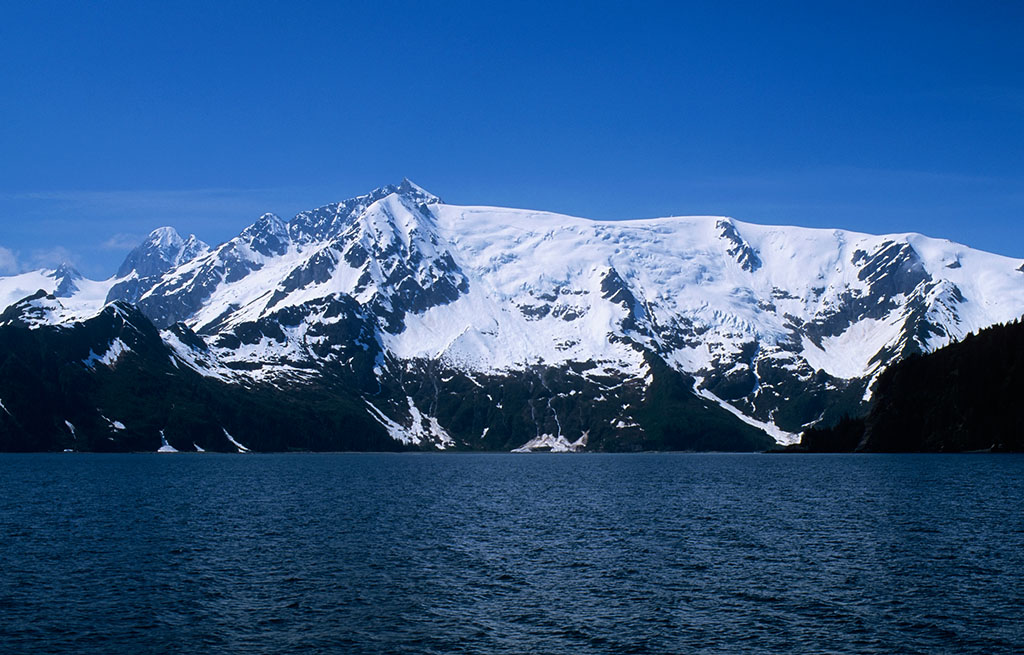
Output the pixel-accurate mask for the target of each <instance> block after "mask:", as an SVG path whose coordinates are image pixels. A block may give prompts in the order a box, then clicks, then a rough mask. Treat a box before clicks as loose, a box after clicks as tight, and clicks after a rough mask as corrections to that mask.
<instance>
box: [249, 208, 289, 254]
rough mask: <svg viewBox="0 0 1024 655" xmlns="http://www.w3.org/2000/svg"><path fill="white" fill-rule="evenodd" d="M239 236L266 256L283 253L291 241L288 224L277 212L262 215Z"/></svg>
mask: <svg viewBox="0 0 1024 655" xmlns="http://www.w3.org/2000/svg"><path fill="white" fill-rule="evenodd" d="M239 237H240V238H241V239H242V241H244V242H245V243H246V244H248V246H249V247H250V248H252V249H253V251H255V252H258V253H260V254H261V255H266V256H272V255H283V254H284V253H285V252H287V251H288V244H289V243H290V242H291V237H290V236H289V234H288V224H287V223H285V222H284V221H283V220H281V219H280V218H279V217H278V216H277V215H276V214H270V213H267V214H263V215H262V216H260V217H259V219H258V220H257V221H256V222H255V223H253V224H252V225H250V226H249V227H247V228H245V229H244V230H242V233H241V234H240V235H239Z"/></svg>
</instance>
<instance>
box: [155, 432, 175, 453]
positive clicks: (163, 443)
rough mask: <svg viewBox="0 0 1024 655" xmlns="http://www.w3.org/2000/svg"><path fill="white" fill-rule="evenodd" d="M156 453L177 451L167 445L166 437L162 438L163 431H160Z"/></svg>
mask: <svg viewBox="0 0 1024 655" xmlns="http://www.w3.org/2000/svg"><path fill="white" fill-rule="evenodd" d="M156 452H158V453H176V452H178V449H177V448H175V447H174V446H172V445H171V444H169V443H167V437H166V436H164V431H163V430H160V447H159V448H157V450H156Z"/></svg>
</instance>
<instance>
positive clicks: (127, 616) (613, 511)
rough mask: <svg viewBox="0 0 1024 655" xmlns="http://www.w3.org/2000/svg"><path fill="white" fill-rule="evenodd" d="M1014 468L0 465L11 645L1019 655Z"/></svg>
mask: <svg viewBox="0 0 1024 655" xmlns="http://www.w3.org/2000/svg"><path fill="white" fill-rule="evenodd" d="M1022 498H1024V457H1020V456H1009V455H1008V456H994V455H945V456H943V455H902V456H884V455H711V454H709V455H700V454H642V455H597V454H594V455H550V454H549V455H497V454H486V455H476V454H472V455H470V454H465V455H461V454H456V455H430V454H402V455H368V454H332V455H323V454H304V455H233V456H229V455H213V454H203V455H199V454H188V455H184V454H182V455H84V454H69V455H2V456H0V567H2V568H0V651H2V652H4V653H45V652H57V653H104V654H107V653H179V652H180V653H285V652H304V653H316V652H323V653H488V654H491V653H744V652H750V653H782V652H788V653H985V654H991V653H1004V652H1005V653H1009V652H1024V505H1022Z"/></svg>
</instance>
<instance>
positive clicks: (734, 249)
mask: <svg viewBox="0 0 1024 655" xmlns="http://www.w3.org/2000/svg"><path fill="white" fill-rule="evenodd" d="M717 227H718V229H719V231H720V233H721V234H720V236H721V238H722V239H723V240H725V241H726V243H728V244H729V247H728V249H727V252H728V253H729V254H730V255H732V256H733V258H735V259H736V262H737V263H738V264H739V265H740V267H742V268H743V270H745V271H749V272H751V273H753V272H754V271H756V270H757V269H759V268H761V265H762V264H761V258H760V257H758V256H757V251H756V250H754V249H753V248H752V247H751V246H750V244H749V243H747V242H746V241H745V240H744V239H743V237H742V236H740V233H739V230H737V229H736V226H735V225H734V224H733V223H732V222H731V221H726V220H722V221H718V225H717Z"/></svg>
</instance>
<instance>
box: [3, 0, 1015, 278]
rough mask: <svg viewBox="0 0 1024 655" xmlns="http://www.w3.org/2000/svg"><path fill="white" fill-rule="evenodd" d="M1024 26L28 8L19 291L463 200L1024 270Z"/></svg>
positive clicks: (533, 9) (11, 160)
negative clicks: (724, 220)
mask: <svg viewBox="0 0 1024 655" xmlns="http://www.w3.org/2000/svg"><path fill="white" fill-rule="evenodd" d="M1022 33H1024V3H1018V2H970V3H968V2H958V3H946V2H935V1H932V2H893V1H891V0H890V1H888V2H880V3H875V2H858V3H832V2H822V3H814V2H798V3H789V2H771V3H761V2H758V3H745V2H736V3H723V2H708V3H700V2H694V3H683V2H676V3H637V2H632V3H602V2H580V3H572V2H551V1H550V0H548V1H546V2H537V3H532V2H515V3H487V2H466V3H460V2H454V1H450V2H441V3H426V2H409V3H389V2H366V3H360V2H344V3H342V2H330V3H323V4H319V3H301V2H288V3H285V2H282V3H268V2H266V3H265V2H255V1H252V2H239V3H230V2H214V3H209V2H203V3H188V2H171V3H149V2H126V3H118V2H95V3H94V2H89V3H85V2H81V3H73V2H53V3H51V2H45V1H41V2H16V1H14V2H12V1H8V2H5V3H4V5H3V8H2V9H0V62H3V64H2V65H0V272H11V271H13V270H15V269H18V268H28V267H34V266H38V265H46V264H52V263H53V262H54V261H55V260H57V259H61V258H68V259H71V260H72V261H74V262H75V263H77V265H78V266H79V267H80V268H81V269H82V271H83V272H85V273H86V274H89V275H91V276H93V277H105V276H107V275H109V274H110V273H112V272H113V270H114V269H115V268H116V266H117V263H118V262H119V261H120V259H121V258H122V257H123V256H124V254H125V253H126V252H127V250H128V249H129V248H130V246H131V244H132V243H133V242H135V241H137V240H139V239H141V237H142V236H143V235H144V234H145V233H147V232H148V231H149V230H151V229H153V228H155V227H157V226H159V225H164V224H170V225H174V226H175V227H177V228H178V229H179V230H180V231H182V232H186V233H187V232H195V233H197V234H198V235H199V236H200V237H202V238H204V239H205V240H207V241H210V242H211V243H212V242H219V241H222V240H224V239H227V238H230V237H231V236H233V235H234V234H236V233H237V232H238V231H240V230H241V229H242V228H243V227H244V226H245V225H247V224H249V223H250V222H252V221H253V220H255V218H256V217H257V216H258V215H259V214H260V213H262V212H264V211H273V212H276V213H278V214H280V215H282V216H285V217H289V216H291V215H292V214H294V213H295V212H297V211H299V210H302V209H306V208H311V207H315V206H318V205H322V204H326V203H328V202H332V201H336V200H340V199H343V198H346V197H349V196H352V195H356V194H359V193H363V192H365V191H368V190H369V189H371V188H373V187H376V186H381V185H383V184H387V183H396V182H398V181H399V180H401V179H402V177H405V176H407V177H409V178H411V179H413V180H414V181H416V182H417V183H419V184H420V185H422V186H424V187H426V188H427V189H429V190H431V191H433V192H434V193H436V194H438V195H440V196H441V197H442V198H444V199H445V200H446V201H448V202H453V203H462V204H494V205H504V206H516V207H531V208H538V209H548V210H552V211H559V212H565V213H570V214H575V215H581V216H590V217H594V218H628V217H638V216H658V215H668V214H726V215H731V216H734V217H736V218H739V219H742V220H748V221H752V222H761V223H784V224H796V225H807V226H817V227H842V228H848V229H855V230H862V231H867V232H904V231H916V232H923V233H925V234H929V235H932V236H939V237H945V238H950V239H953V240H955V241H960V242H963V243H966V244H968V245H971V246H974V247H978V248H983V249H987V250H992V251H995V252H1000V253H1003V254H1006V255H1011V256H1014V257H1024V39H1021V38H1020V35H1021V34H1022Z"/></svg>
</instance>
